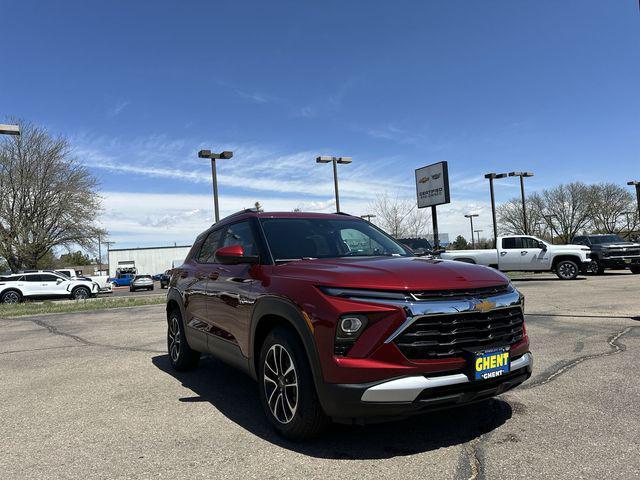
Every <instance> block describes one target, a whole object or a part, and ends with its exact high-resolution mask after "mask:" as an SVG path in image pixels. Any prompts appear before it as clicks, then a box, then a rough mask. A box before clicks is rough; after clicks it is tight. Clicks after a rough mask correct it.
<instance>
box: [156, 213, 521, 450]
mask: <svg viewBox="0 0 640 480" xmlns="http://www.w3.org/2000/svg"><path fill="white" fill-rule="evenodd" d="M523 306H524V302H523V297H522V295H521V294H520V293H519V292H518V291H517V290H516V289H515V288H513V286H512V285H511V284H510V283H509V281H508V279H507V278H506V277H505V276H504V275H502V274H501V273H499V272H498V271H496V270H493V269H491V268H488V267H481V266H477V265H470V264H465V263H461V262H454V261H442V260H437V259H430V258H425V257H416V256H414V255H413V254H412V253H411V252H410V251H409V250H408V249H407V248H406V247H403V246H402V245H401V244H399V243H398V242H396V241H395V240H394V239H393V238H391V237H390V236H388V235H387V234H386V233H384V232H383V231H381V230H379V229H378V228H376V227H375V226H374V225H372V224H371V223H369V222H366V221H364V220H362V219H360V218H357V217H352V216H349V215H344V214H334V215H326V214H317V213H262V212H256V211H253V210H245V211H242V212H239V213H236V214H234V215H231V216H229V217H227V218H225V219H223V220H221V221H220V222H218V223H216V224H214V225H213V226H212V227H211V228H210V229H208V230H207V231H206V232H204V233H202V234H201V235H200V236H199V237H198V238H197V239H196V241H195V243H194V245H193V248H192V249H191V251H190V253H189V255H188V256H187V258H186V260H185V262H184V264H183V265H182V266H181V267H179V268H177V269H174V271H173V275H172V278H171V281H170V285H169V292H168V294H167V321H168V336H167V343H168V350H169V356H170V359H171V364H172V365H173V367H174V368H176V369H177V370H185V369H190V368H194V367H195V366H196V365H197V363H198V359H199V358H200V354H201V353H209V354H212V355H214V356H215V357H217V358H219V359H221V360H223V361H225V362H227V363H229V364H231V365H233V366H235V367H238V368H239V369H240V370H243V371H245V372H246V373H247V374H249V375H251V376H252V377H253V378H254V379H256V380H257V381H258V384H259V395H260V399H261V401H262V404H263V406H264V411H265V413H266V415H267V417H268V419H269V421H270V422H271V424H272V425H273V426H274V427H275V428H276V430H278V431H279V432H280V433H281V434H283V435H284V436H286V437H289V438H294V439H299V438H304V437H308V436H311V435H313V434H315V433H317V432H318V431H319V430H320V429H321V428H322V427H323V426H324V425H326V424H327V423H328V422H329V420H334V421H340V422H348V423H362V422H366V421H369V420H373V419H376V420H380V419H382V418H390V417H393V418H397V417H403V416H407V415H410V414H414V413H422V412H426V411H430V410H434V409H441V408H447V407H452V406H456V405H461V404H465V403H469V402H474V401H477V400H482V399H485V398H488V397H491V396H494V395H498V394H500V393H502V392H505V391H506V390H509V389H511V388H513V387H515V386H516V385H519V384H520V383H522V382H524V381H525V380H526V379H527V378H529V377H530V376H531V369H532V364H533V357H532V355H531V353H530V352H529V339H528V337H527V333H526V329H525V325H524V316H523Z"/></svg>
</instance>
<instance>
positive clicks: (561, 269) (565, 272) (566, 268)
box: [556, 260, 579, 280]
mask: <svg viewBox="0 0 640 480" xmlns="http://www.w3.org/2000/svg"><path fill="white" fill-rule="evenodd" d="M578 272H579V270H578V264H577V263H576V262H574V261H573V260H561V261H560V262H558V264H557V265H556V275H557V276H558V278H559V279H560V280H574V279H575V278H576V277H577V276H578Z"/></svg>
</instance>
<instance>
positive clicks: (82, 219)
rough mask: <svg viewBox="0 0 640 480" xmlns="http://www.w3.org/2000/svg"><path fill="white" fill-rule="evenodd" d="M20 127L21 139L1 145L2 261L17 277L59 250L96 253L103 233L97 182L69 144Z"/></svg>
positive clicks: (32, 128)
mask: <svg viewBox="0 0 640 480" xmlns="http://www.w3.org/2000/svg"><path fill="white" fill-rule="evenodd" d="M20 123H21V124H22V127H21V132H22V135H20V136H16V137H10V138H4V139H3V140H2V141H0V193H1V195H0V256H2V257H3V258H4V259H5V260H6V261H7V263H8V265H9V267H10V268H11V269H12V270H14V271H15V270H19V269H22V268H37V267H38V266H39V263H40V262H41V261H42V259H44V258H45V257H47V255H50V254H51V251H52V249H54V248H55V247H60V246H65V247H67V248H69V247H71V246H74V245H75V246H79V247H83V248H88V249H91V248H92V247H93V246H94V241H95V238H97V236H98V234H99V233H103V232H102V231H101V230H100V229H99V228H98V227H96V226H95V220H96V218H97V215H98V214H99V212H100V197H99V196H98V194H97V192H96V189H97V181H96V179H95V178H94V177H93V176H92V175H91V174H90V173H89V172H88V171H87V169H86V168H84V167H83V166H81V165H80V164H79V163H78V162H77V161H76V160H75V159H74V158H73V157H72V155H71V152H70V146H69V143H68V142H67V140H66V139H64V138H53V137H51V135H49V133H48V132H47V131H46V130H45V129H43V128H40V127H36V126H34V125H31V124H28V123H24V122H20ZM103 234H104V233H103Z"/></svg>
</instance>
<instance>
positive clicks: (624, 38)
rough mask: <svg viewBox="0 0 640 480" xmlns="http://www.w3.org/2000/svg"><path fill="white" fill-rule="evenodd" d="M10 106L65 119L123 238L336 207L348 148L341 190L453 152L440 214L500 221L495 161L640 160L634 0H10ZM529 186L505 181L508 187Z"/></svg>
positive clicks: (150, 238) (444, 225)
mask: <svg viewBox="0 0 640 480" xmlns="http://www.w3.org/2000/svg"><path fill="white" fill-rule="evenodd" d="M0 12H2V14H1V15H0V39H1V40H2V42H3V44H4V45H7V46H8V48H3V51H2V57H1V60H0V117H3V116H5V115H6V116H9V115H11V116H18V117H21V118H24V119H27V120H30V121H32V122H35V123H37V124H41V125H44V126H46V127H47V128H48V129H49V130H50V131H51V132H52V133H55V134H63V135H65V136H67V137H68V138H69V139H70V140H71V142H72V144H73V145H74V148H75V154H76V156H77V157H78V160H79V161H81V162H83V163H85V164H86V165H87V166H88V167H89V168H90V169H91V171H92V172H93V173H95V174H96V175H97V176H98V178H99V179H100V182H101V191H102V195H103V197H104V199H105V202H104V204H105V211H104V212H103V214H102V216H101V221H102V223H103V225H104V226H105V227H106V228H107V229H108V230H109V231H110V233H111V237H112V238H113V239H114V240H116V241H117V242H118V246H149V245H166V244H172V243H174V242H178V243H189V242H190V241H191V240H192V239H193V238H194V236H195V234H196V233H197V232H199V231H201V230H203V229H204V228H206V226H208V225H209V224H210V223H211V216H212V207H211V184H210V178H211V177H210V168H209V165H208V164H207V163H203V161H201V160H199V159H198V158H197V156H196V152H197V151H198V150H199V149H200V148H212V149H214V150H215V149H220V150H222V149H231V150H234V152H235V156H234V158H233V159H232V160H229V161H223V162H220V165H219V170H218V172H219V179H220V193H221V209H222V213H223V214H227V213H231V212H233V211H236V210H238V209H240V208H243V207H249V206H252V204H253V203H254V202H255V201H256V200H259V201H260V202H261V203H262V204H263V205H264V206H265V208H266V209H268V210H275V209H286V210H291V209H293V208H295V207H301V208H303V209H309V210H318V211H331V209H332V208H333V203H332V198H333V190H332V188H333V184H332V178H331V169H330V167H329V166H328V165H316V164H315V162H314V157H315V156H316V155H318V154H335V155H349V156H352V157H353V159H354V161H353V164H351V165H348V166H345V167H342V168H341V169H340V172H339V175H340V185H341V206H342V208H343V210H345V211H347V212H350V213H354V214H363V213H368V207H369V203H370V201H371V200H372V198H373V197H375V196H376V195H378V194H381V193H383V192H387V193H389V194H390V195H399V196H401V197H407V198H414V195H415V187H414V184H413V171H414V169H415V168H417V167H420V166H423V165H426V164H429V163H433V162H436V161H440V160H447V161H448V162H449V169H450V175H451V182H452V183H451V189H452V191H451V195H452V204H451V205H449V206H447V207H442V208H441V210H440V212H441V213H440V219H439V220H440V224H441V229H442V230H444V231H448V232H449V233H451V234H458V233H464V234H466V233H467V223H466V221H465V219H464V217H463V214H464V213H467V212H469V211H474V212H478V213H479V214H480V215H481V216H480V218H479V219H478V221H477V224H478V225H479V227H478V228H483V229H485V231H486V232H489V230H490V228H491V227H490V212H489V203H488V192H487V190H488V188H487V185H486V181H485V180H484V179H483V178H482V176H483V174H484V173H486V172H487V171H509V170H530V171H533V172H535V177H533V178H532V179H528V181H527V187H528V188H529V189H530V190H538V189H542V188H544V187H546V186H549V185H552V184H555V183H558V182H567V181H572V180H581V181H585V182H598V181H612V182H617V183H624V182H626V181H627V180H629V179H631V178H632V177H633V178H635V177H637V176H638V175H640V160H639V156H640V155H639V154H640V135H639V134H638V130H639V129H638V127H639V125H640V96H639V95H638V85H640V78H639V77H640V48H639V47H640V12H639V9H638V2H637V1H636V0H618V1H602V0H567V1H563V2H557V1H546V0H536V1H530V0H529V1H526V2H525V1H514V0H504V1H497V0H496V1H471V0H468V1H456V0H447V1H444V0H443V1H438V2H436V1H424V2H417V1H393V2H391V1H388V2H370V1H369V2H367V1H325V2H321V3H313V4H312V3H311V2H300V1H288V2H281V1H270V2H264V1H260V2H253V1H243V2H239V1H234V2H213V1H207V2H204V1H203V2H189V1H183V2H175V1H173V2H165V1H154V2H142V1H138V2H136V1H132V0H130V1H113V2H103V1H100V2H99V1H86V0H84V1H66V2H36V1H29V0H21V1H20V2H16V1H10V0H0ZM517 193H518V190H517V188H516V182H515V181H513V180H507V181H503V182H501V183H500V184H499V185H497V196H498V199H499V200H506V199H508V198H511V197H513V196H515V195H516V194H517Z"/></svg>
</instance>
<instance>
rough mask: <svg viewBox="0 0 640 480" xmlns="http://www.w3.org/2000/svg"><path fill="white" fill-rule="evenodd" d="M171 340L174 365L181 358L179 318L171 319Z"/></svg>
mask: <svg viewBox="0 0 640 480" xmlns="http://www.w3.org/2000/svg"><path fill="white" fill-rule="evenodd" d="M168 337H169V338H168V340H169V355H171V360H173V362H174V363H176V362H177V361H178V358H180V342H181V338H180V325H179V324H178V317H171V323H170V324H169V332H168Z"/></svg>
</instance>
